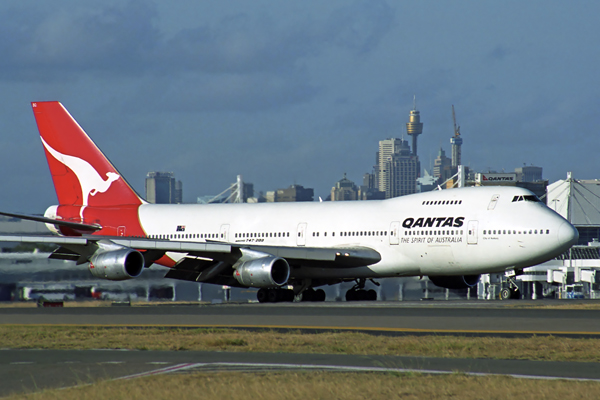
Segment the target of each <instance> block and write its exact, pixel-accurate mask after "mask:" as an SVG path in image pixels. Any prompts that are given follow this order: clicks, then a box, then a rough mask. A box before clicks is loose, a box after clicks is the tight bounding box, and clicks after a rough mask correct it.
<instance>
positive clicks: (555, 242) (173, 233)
mask: <svg viewBox="0 0 600 400" xmlns="http://www.w3.org/2000/svg"><path fill="white" fill-rule="evenodd" d="M519 196H520V197H519ZM524 196H529V199H530V200H531V198H532V197H533V195H532V193H531V192H529V191H527V190H525V189H521V188H517V187H499V186H495V187H477V188H462V189H452V190H441V191H434V192H427V193H420V194H415V195H410V196H404V197H398V198H394V199H389V200H381V201H346V202H319V203H317V202H305V203H259V204H208V205H157V204H144V205H142V206H140V208H139V218H140V222H141V225H142V227H143V229H144V231H145V232H146V235H147V236H148V237H151V238H156V239H168V240H174V241H175V240H176V241H186V242H205V241H217V242H226V243H234V244H238V245H239V244H242V245H243V244H248V245H254V246H258V245H265V246H286V247H295V246H306V247H335V248H340V247H342V248H343V247H368V248H372V249H374V250H376V251H377V252H379V253H380V254H381V261H380V262H378V263H376V264H373V265H370V266H368V267H360V268H308V267H303V268H299V269H295V270H293V271H292V277H294V278H304V277H307V278H360V277H365V278H366V277H392V276H411V275H412V276H416V275H475V274H480V273H489V272H500V271H504V270H506V269H509V268H523V267H527V266H531V265H535V264H538V263H541V262H544V261H546V260H548V259H551V258H553V257H555V256H556V255H558V254H560V253H562V252H564V251H565V250H566V249H568V248H569V247H570V246H571V245H573V244H574V241H576V240H577V231H576V230H575V228H574V227H573V226H572V225H571V224H569V223H568V222H567V221H566V220H565V219H563V218H562V217H561V216H560V215H558V214H557V213H555V212H554V211H552V210H551V209H549V208H548V207H546V206H545V205H544V204H543V203H541V202H539V201H538V202H535V201H527V200H525V198H524ZM513 200H514V201H513ZM169 255H170V256H171V257H172V258H174V259H177V258H178V257H183V256H184V255H183V254H180V255H177V254H173V253H169Z"/></svg>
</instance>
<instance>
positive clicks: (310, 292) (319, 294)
mask: <svg viewBox="0 0 600 400" xmlns="http://www.w3.org/2000/svg"><path fill="white" fill-rule="evenodd" d="M325 297H326V296H325V291H324V290H323V289H317V290H315V289H313V288H312V287H309V288H306V290H304V292H302V301H325Z"/></svg>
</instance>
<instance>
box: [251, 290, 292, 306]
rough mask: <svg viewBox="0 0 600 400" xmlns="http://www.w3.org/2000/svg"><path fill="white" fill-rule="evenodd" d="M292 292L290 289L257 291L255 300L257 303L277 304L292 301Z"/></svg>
mask: <svg viewBox="0 0 600 400" xmlns="http://www.w3.org/2000/svg"><path fill="white" fill-rule="evenodd" d="M294 296H295V295H294V291H293V290H291V289H279V288H276V289H265V288H263V289H259V290H258V292H257V293H256V298H257V299H258V302H259V303H279V302H282V301H287V302H292V301H294Z"/></svg>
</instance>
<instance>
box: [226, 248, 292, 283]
mask: <svg viewBox="0 0 600 400" xmlns="http://www.w3.org/2000/svg"><path fill="white" fill-rule="evenodd" d="M244 253H245V254H244V257H242V258H241V259H240V261H238V263H236V265H234V269H235V270H234V271H233V277H234V278H235V279H236V280H237V281H238V282H239V283H241V284H242V285H244V286H248V287H256V288H271V287H275V286H281V285H285V284H286V283H287V281H288V279H289V278H290V265H289V264H288V263H287V261H286V260H285V259H283V258H280V257H275V256H272V255H269V254H266V253H260V252H254V251H251V250H244ZM248 256H250V257H252V256H263V257H260V258H249V257H248Z"/></svg>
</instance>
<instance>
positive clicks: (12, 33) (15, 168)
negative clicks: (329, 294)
mask: <svg viewBox="0 0 600 400" xmlns="http://www.w3.org/2000/svg"><path fill="white" fill-rule="evenodd" d="M515 10H519V12H515ZM599 11H600V3H598V4H596V3H590V2H585V3H584V2H575V3H564V2H561V1H558V0H548V1H536V0H534V1H530V2H526V3H522V2H516V1H508V2H502V3H482V2H475V1H470V0H459V1H456V2H450V3H440V2H437V1H427V0H426V1H423V2H420V3H419V5H418V7H415V5H413V4H410V3H398V2H391V1H384V0H374V1H366V0H365V1H352V2H347V1H342V0H334V1H331V2H325V3H324V2H316V1H314V0H313V1H308V2H302V3H280V2H272V1H266V0H257V1H255V2H251V3H249V2H244V1H239V0H232V1H231V2H227V4H225V3H222V2H221V3H219V2H217V3H213V2H201V3H198V2H191V1H188V0H182V1H178V2H170V3H166V2H153V1H147V2H139V1H128V2H122V1H118V0H104V1H98V0H91V1H88V2H84V3H82V2H80V1H76V0H57V1H55V2H48V3H40V2H37V1H34V0H19V1H16V0H9V1H5V2H2V3H1V4H0V23H1V26H2V30H1V31H0V38H1V39H2V40H1V41H0V46H1V48H2V54H3V57H2V60H1V61H0V71H1V72H2V73H1V74H0V87H1V88H2V93H3V96H0V102H1V104H2V107H0V132H1V134H0V140H1V145H0V159H2V165H3V168H4V171H9V173H5V174H4V176H5V179H4V181H3V190H4V192H5V193H8V195H5V196H3V199H2V201H1V202H0V209H2V210H5V211H8V212H23V213H40V212H43V211H44V210H45V209H46V208H47V207H48V206H49V205H51V204H55V203H56V197H55V193H54V189H53V188H52V182H51V178H50V175H49V173H48V171H47V163H46V160H45V159H44V152H43V148H42V146H41V145H40V141H39V136H38V133H37V129H36V126H35V121H34V118H33V115H32V112H31V107H30V105H29V103H30V102H31V101H42V100H59V101H61V102H62V103H63V104H64V105H65V106H66V107H67V108H68V109H69V111H70V112H71V113H72V115H73V116H74V117H75V119H76V120H77V121H78V122H79V123H80V124H81V126H82V127H83V128H84V129H85V130H86V131H87V132H88V133H89V134H90V136H91V138H92V139H93V140H94V141H95V142H96V143H97V145H98V147H100V148H101V149H102V150H103V151H104V152H105V153H106V154H107V155H108V156H109V157H110V159H111V161H112V162H113V164H114V165H115V166H116V167H117V168H118V169H119V171H120V172H121V173H122V174H123V176H124V177H125V178H126V179H127V180H128V181H129V182H130V183H131V185H132V186H133V187H134V189H135V190H136V191H137V192H138V193H140V194H143V193H144V177H145V175H146V173H147V172H148V171H174V172H175V173H176V174H177V177H178V179H180V180H182V181H183V182H184V183H185V194H184V197H185V198H184V199H183V201H184V202H193V201H194V199H195V198H196V197H197V196H198V195H201V194H204V193H206V194H211V193H212V194H214V193H219V192H220V191H222V190H223V189H225V188H226V187H227V186H228V185H229V184H230V182H231V181H232V179H235V176H236V175H238V174H242V175H243V176H244V178H245V179H246V180H248V181H249V182H254V184H255V185H256V189H257V190H263V191H266V190H272V189H275V188H285V187H288V186H289V185H290V183H298V184H301V185H304V186H305V187H311V188H314V189H315V198H318V197H323V198H325V197H326V196H327V194H328V193H329V192H330V190H331V186H332V184H334V182H336V181H338V180H339V179H340V176H342V174H343V173H344V172H346V173H347V175H348V177H349V178H350V179H351V180H353V181H356V182H360V178H359V177H361V176H362V174H363V173H364V172H365V171H369V170H370V167H371V166H372V165H373V155H372V151H371V150H370V149H373V148H375V147H376V143H377V142H378V141H379V140H383V139H385V138H390V137H398V138H402V136H403V135H404V139H405V140H410V139H411V138H409V137H408V135H407V134H406V126H405V124H406V122H407V115H408V113H409V112H410V110H411V109H412V108H413V98H414V95H416V98H417V108H418V110H419V111H420V113H421V119H422V121H423V122H424V130H423V134H422V135H420V136H419V138H418V143H419V145H418V155H419V160H420V162H421V166H422V167H425V168H427V169H430V168H431V164H432V163H433V160H434V159H435V157H436V156H437V153H438V151H439V148H440V146H443V147H444V149H445V151H446V152H447V154H448V155H449V154H450V147H449V138H450V137H451V136H452V135H453V134H454V128H453V120H452V109H451V107H452V105H454V106H455V109H456V114H457V117H458V120H459V122H460V125H461V135H464V139H465V144H464V145H463V149H462V150H463V164H465V165H466V166H469V167H470V169H471V170H474V171H485V170H488V169H491V170H496V171H502V170H503V169H504V170H507V171H512V170H513V169H514V168H515V167H519V166H522V165H523V164H524V163H525V164H527V165H530V164H533V165H539V166H543V167H544V175H545V178H547V179H549V180H550V181H551V182H552V181H556V180H558V179H564V177H565V176H566V173H567V172H568V171H572V172H573V176H575V177H577V178H581V179H593V178H597V177H598V175H599V174H598V172H597V170H598V167H597V165H596V164H597V162H596V154H595V149H596V148H597V146H596V141H595V139H596V137H597V135H596V130H597V127H598V126H599V125H600V115H598V113H597V110H596V108H597V107H596V105H597V104H598V97H599V95H598V94H597V91H596V90H595V87H596V85H595V83H597V81H598V77H597V70H598V68H597V67H598V64H600V53H599V52H598V51H597V45H596V43H595V38H596V37H597V36H598V35H599V34H600V26H598V24H597V23H596V21H595V16H596V15H597V14H598V12H599Z"/></svg>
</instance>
